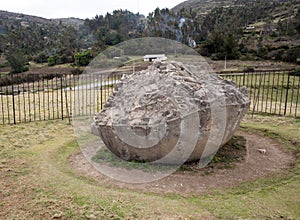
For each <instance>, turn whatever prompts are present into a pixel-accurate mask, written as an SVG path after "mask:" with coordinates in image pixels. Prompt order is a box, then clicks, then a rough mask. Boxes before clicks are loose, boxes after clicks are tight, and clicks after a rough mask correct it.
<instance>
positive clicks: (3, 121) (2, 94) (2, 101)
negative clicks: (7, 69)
mask: <svg viewBox="0 0 300 220" xmlns="http://www.w3.org/2000/svg"><path fill="white" fill-rule="evenodd" d="M2 88H3V87H1V109H2V124H5V119H4V100H3V96H4V92H3V91H2Z"/></svg>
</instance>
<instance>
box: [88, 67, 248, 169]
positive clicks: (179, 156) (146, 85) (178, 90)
mask: <svg viewBox="0 0 300 220" xmlns="http://www.w3.org/2000/svg"><path fill="white" fill-rule="evenodd" d="M191 69H193V68H187V67H186V66H184V65H183V64H181V63H178V62H154V63H153V65H151V66H149V68H148V69H147V70H144V71H141V72H138V73H135V74H133V75H130V76H127V77H124V78H122V79H121V80H120V82H119V83H118V84H117V86H116V88H115V92H114V93H113V94H112V95H110V96H109V98H108V100H107V102H106V103H105V106H104V109H103V110H102V111H101V112H100V113H98V114H97V115H96V116H95V117H94V123H93V125H92V130H93V133H95V134H97V135H99V136H100V137H101V138H102V140H103V142H104V143H105V145H106V146H107V147H108V148H109V149H110V150H111V151H112V152H113V153H114V154H115V155H117V156H118V157H120V158H122V159H124V160H136V161H149V162H153V161H155V162H158V163H170V164H176V163H182V162H185V161H195V160H199V159H200V158H201V157H205V158H206V157H209V156H210V155H213V154H214V153H215V151H216V150H217V149H218V148H219V147H221V146H222V145H224V144H225V143H226V142H227V141H228V140H230V138H231V137H232V136H233V134H234V132H235V131H236V129H237V128H238V125H239V123H240V121H241V120H242V118H243V116H244V115H245V113H246V111H247V110H248V108H249V105H250V101H249V98H248V96H247V92H246V88H242V89H241V91H240V90H239V89H238V88H237V86H236V85H235V84H234V83H233V82H232V81H227V80H223V79H221V78H220V77H218V76H217V75H215V74H210V73H207V72H205V71H204V72H202V73H201V71H199V72H196V71H195V70H193V71H191Z"/></svg>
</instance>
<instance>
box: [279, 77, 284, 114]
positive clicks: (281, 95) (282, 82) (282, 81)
mask: <svg viewBox="0 0 300 220" xmlns="http://www.w3.org/2000/svg"><path fill="white" fill-rule="evenodd" d="M284 78H285V74H284V73H283V74H282V80H281V87H282V89H281V93H280V102H279V115H281V107H282V101H283V100H282V99H283V89H284V88H283V86H284Z"/></svg>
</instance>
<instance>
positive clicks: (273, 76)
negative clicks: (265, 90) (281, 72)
mask: <svg viewBox="0 0 300 220" xmlns="http://www.w3.org/2000/svg"><path fill="white" fill-rule="evenodd" d="M275 77H276V73H275V71H273V72H272V89H271V104H270V105H271V109H270V113H271V114H272V108H273V89H274V80H275Z"/></svg>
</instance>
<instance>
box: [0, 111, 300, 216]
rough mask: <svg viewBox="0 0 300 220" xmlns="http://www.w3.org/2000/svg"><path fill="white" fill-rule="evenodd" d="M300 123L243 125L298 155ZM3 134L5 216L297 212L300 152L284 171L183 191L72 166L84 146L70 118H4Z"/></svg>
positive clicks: (0, 208) (0, 196)
mask: <svg viewBox="0 0 300 220" xmlns="http://www.w3.org/2000/svg"><path fill="white" fill-rule="evenodd" d="M299 125H300V120H299V119H298V120H297V119H292V118H278V117H266V116H255V118H254V119H252V118H251V117H250V116H247V117H246V119H245V120H244V122H243V123H242V129H243V130H249V131H251V132H258V133H259V134H265V135H267V136H269V137H272V138H274V139H276V140H277V141H279V142H281V143H282V144H283V146H284V147H285V148H286V149H287V150H290V151H293V152H294V154H295V155H296V154H297V153H298V154H299V152H300V145H299V143H300V138H299V134H300V132H299V129H300V126H299ZM0 134H1V135H0V171H1V172H0V185H1V190H0V201H1V202H0V218H1V219H25V218H31V219H32V218H35V219H41V218H43V219H50V218H62V219H88V218H91V219H92V218H97V219H180V218H181V219H213V218H217V219H280V218H283V219H299V218H300V188H299V182H300V163H299V156H298V158H297V160H296V162H295V163H294V165H293V167H291V168H290V169H288V170H286V171H285V172H283V173H280V174H277V175H272V176H268V177H267V178H260V179H257V180H254V181H250V182H246V183H243V184H241V185H240V186H237V187H233V188H221V189H215V190H213V191H210V192H208V193H203V194H185V195H184V196H183V195H179V194H176V193H168V194H164V193H162V194H156V193H145V192H143V191H139V190H129V189H122V188H118V187H117V186H114V185H111V184H99V183H98V182H97V181H96V180H95V179H93V178H91V177H89V176H86V175H85V174H84V173H82V172H79V171H76V170H74V169H73V168H72V166H71V165H70V162H69V161H70V155H72V154H76V153H78V152H79V151H80V150H79V148H78V145H77V144H76V142H74V140H75V139H74V135H73V129H72V127H71V126H69V125H68V124H67V121H50V122H36V123H29V124H20V125H16V126H9V125H5V126H2V127H0ZM237 147H238V146H237ZM199 184H201V183H199Z"/></svg>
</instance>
